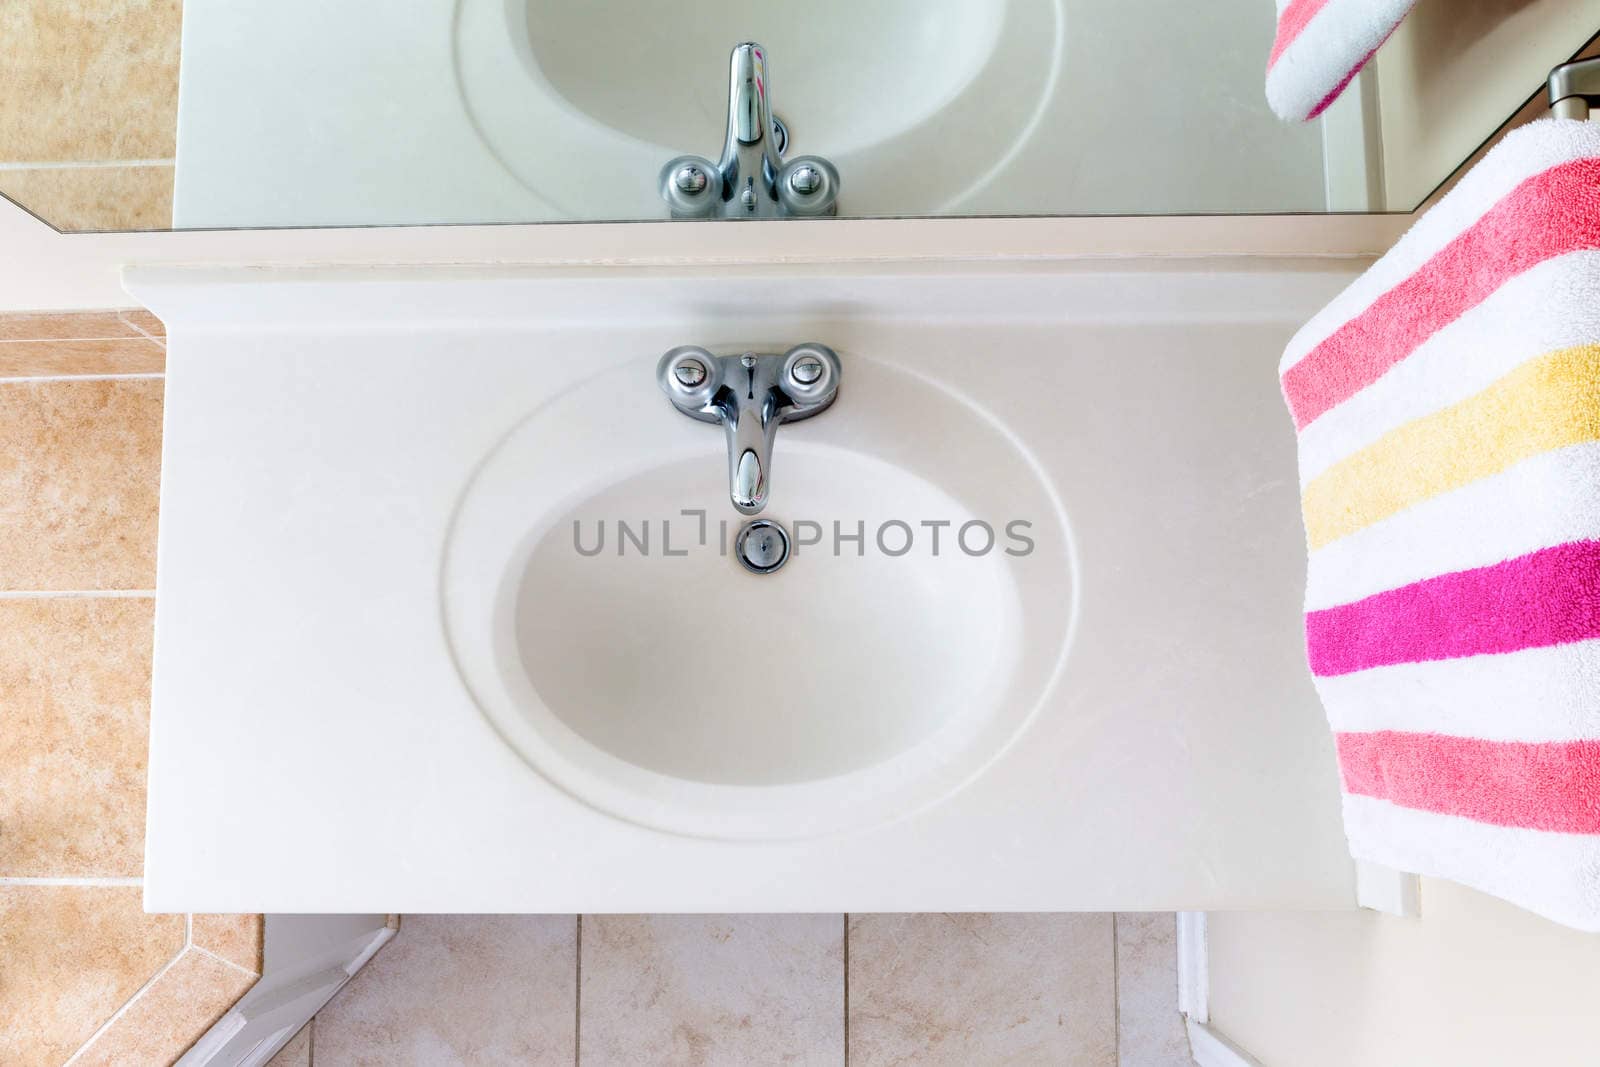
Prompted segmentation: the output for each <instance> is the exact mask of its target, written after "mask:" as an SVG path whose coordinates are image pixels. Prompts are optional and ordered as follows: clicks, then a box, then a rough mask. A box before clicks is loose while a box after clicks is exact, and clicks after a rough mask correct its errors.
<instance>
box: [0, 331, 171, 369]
mask: <svg viewBox="0 0 1600 1067" xmlns="http://www.w3.org/2000/svg"><path fill="white" fill-rule="evenodd" d="M166 362H167V350H166V349H165V348H164V347H162V345H161V344H160V343H158V342H156V341H152V340H151V339H150V338H148V337H131V338H121V339H118V340H84V341H0V378H34V377H46V376H49V377H63V376H68V375H91V374H159V373H161V371H162V370H163V369H164V368H165V366H166Z"/></svg>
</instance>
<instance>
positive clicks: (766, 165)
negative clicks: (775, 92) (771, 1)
mask: <svg viewBox="0 0 1600 1067" xmlns="http://www.w3.org/2000/svg"><path fill="white" fill-rule="evenodd" d="M771 89H772V84H771V82H770V81H769V80H768V76H767V56H766V52H765V51H763V49H762V47H761V46H760V45H759V44H756V43H755V42H754V41H746V42H745V43H743V44H741V45H738V46H736V47H735V48H734V50H733V55H732V56H731V57H729V60H728V129H727V140H726V141H725V143H724V144H723V146H722V160H721V162H720V163H719V164H718V169H720V170H721V171H722V199H723V200H724V201H729V200H732V201H737V202H738V203H739V204H740V206H742V207H746V208H747V209H748V210H749V211H751V212H752V213H756V212H757V211H758V210H759V208H758V205H761V204H765V203H767V202H769V201H773V200H775V199H776V192H775V187H776V182H777V180H778V172H779V171H780V170H782V169H783V158H782V157H781V156H780V155H779V154H778V136H777V131H776V130H775V129H774V127H773V119H772V101H771V98H770V93H771Z"/></svg>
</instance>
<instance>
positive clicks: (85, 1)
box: [0, 0, 182, 163]
mask: <svg viewBox="0 0 1600 1067" xmlns="http://www.w3.org/2000/svg"><path fill="white" fill-rule="evenodd" d="M181 21H182V4H181V3H180V0H109V2H108V0H8V2H6V3H4V4H0V41H4V42H5V62H4V63H0V160H5V161H7V162H14V163H36V162H52V163H53V162H65V161H68V160H95V161H98V160H112V159H171V158H172V157H173V156H174V155H175V154H176V152H175V148H174V146H175V143H176V137H177V128H178V51H179V44H180V40H179V35H180V29H181Z"/></svg>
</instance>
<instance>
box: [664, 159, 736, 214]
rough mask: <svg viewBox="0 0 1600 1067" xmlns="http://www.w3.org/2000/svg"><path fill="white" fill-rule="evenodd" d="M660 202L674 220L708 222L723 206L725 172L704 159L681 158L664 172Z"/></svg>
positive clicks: (665, 167) (673, 160) (668, 162)
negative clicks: (661, 200)
mask: <svg viewBox="0 0 1600 1067" xmlns="http://www.w3.org/2000/svg"><path fill="white" fill-rule="evenodd" d="M660 181H661V199H663V200H665V201H666V202H667V206H668V207H670V208H671V209H672V216H673V218H680V219H695V218H705V217H706V216H708V215H710V214H712V213H713V212H714V211H716V210H717V208H718V207H719V206H721V204H722V172H721V171H720V170H718V169H717V165H716V164H715V163H713V162H711V160H709V159H707V158H705V157H704V156H678V157H677V158H676V159H670V160H668V161H667V165H666V166H664V167H662V168H661V178H660Z"/></svg>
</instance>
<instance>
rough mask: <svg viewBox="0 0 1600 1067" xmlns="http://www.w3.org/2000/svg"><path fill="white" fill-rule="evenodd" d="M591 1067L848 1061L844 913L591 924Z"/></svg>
mask: <svg viewBox="0 0 1600 1067" xmlns="http://www.w3.org/2000/svg"><path fill="white" fill-rule="evenodd" d="M582 973H583V994H582V995H583V1012H582V1019H581V1025H582V1039H581V1045H582V1050H583V1063H584V1064H585V1065H586V1067H614V1065H615V1067H621V1065H632V1064H641V1063H671V1064H696V1065H698V1064H730V1065H732V1064H753V1063H762V1064H780V1063H781V1064H819V1065H821V1064H827V1065H837V1064H839V1063H842V1062H843V1060H844V923H843V917H842V916H839V915H725V916H689V915H586V916H584V919H583V971H582Z"/></svg>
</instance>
